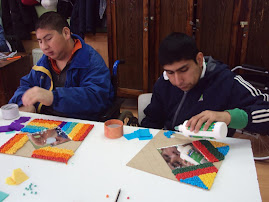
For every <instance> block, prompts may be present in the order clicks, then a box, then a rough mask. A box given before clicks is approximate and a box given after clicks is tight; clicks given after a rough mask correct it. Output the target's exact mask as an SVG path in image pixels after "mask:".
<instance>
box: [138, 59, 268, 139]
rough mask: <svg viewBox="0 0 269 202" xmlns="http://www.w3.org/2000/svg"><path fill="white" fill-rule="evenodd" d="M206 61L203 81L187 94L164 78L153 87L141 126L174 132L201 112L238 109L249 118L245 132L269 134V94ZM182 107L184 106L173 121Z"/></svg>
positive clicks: (222, 67)
mask: <svg viewBox="0 0 269 202" xmlns="http://www.w3.org/2000/svg"><path fill="white" fill-rule="evenodd" d="M205 61H206V63H207V65H206V72H205V75H204V77H203V78H201V79H200V80H199V82H198V84H197V85H196V86H195V87H194V88H192V89H191V90H190V91H188V92H185V93H184V92H183V91H182V90H180V89H179V88H177V87H175V86H173V85H172V84H171V83H170V82H169V80H166V79H164V77H163V76H161V77H160V78H159V79H158V81H157V82H156V84H155V85H154V90H153V95H152V99H151V103H150V104H149V105H148V106H147V108H146V109H145V110H144V113H145V115H146V117H145V118H144V119H143V120H142V123H141V125H142V126H143V127H149V128H165V129H168V130H174V126H177V125H179V124H182V123H183V122H184V121H185V120H188V119H190V118H191V117H192V116H195V115H197V114H199V113H201V112H202V111H205V110H213V111H224V110H228V109H234V108H239V109H242V110H244V111H245V112H247V114H248V124H247V126H246V128H245V129H246V130H248V131H250V132H257V133H263V134H269V96H268V94H262V93H261V91H259V90H257V89H255V88H254V87H253V86H252V85H251V84H250V83H248V82H247V81H245V80H244V79H243V78H242V77H241V76H239V75H235V74H234V73H233V72H231V71H230V69H229V68H228V66H227V65H225V64H223V63H221V62H219V61H216V60H214V59H213V58H212V57H205ZM184 94H185V96H184ZM183 97H184V98H183ZM182 100H184V101H183V103H181V101H182ZM180 103H181V104H182V106H181V107H180V110H179V111H178V113H177V116H176V117H175V118H174V116H175V114H176V110H177V109H178V106H179V104H180ZM173 122H174V124H173Z"/></svg>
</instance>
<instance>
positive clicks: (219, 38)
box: [197, 0, 234, 63]
mask: <svg viewBox="0 0 269 202" xmlns="http://www.w3.org/2000/svg"><path fill="white" fill-rule="evenodd" d="M199 2H200V0H197V4H198V5H199ZM233 6H234V1H233V0H218V1H215V0H207V1H203V3H202V6H201V7H199V6H198V9H202V11H198V13H200V15H201V16H200V19H199V22H200V28H199V32H197V34H199V43H200V44H197V45H198V47H200V49H201V51H202V52H203V53H204V55H211V56H213V57H214V58H215V59H217V60H221V61H222V62H224V63H228V62H229V47H230V38H231V26H232V17H233Z"/></svg>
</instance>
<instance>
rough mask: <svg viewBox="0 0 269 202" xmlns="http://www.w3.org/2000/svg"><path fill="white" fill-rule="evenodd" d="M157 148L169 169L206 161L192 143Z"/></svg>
mask: <svg viewBox="0 0 269 202" xmlns="http://www.w3.org/2000/svg"><path fill="white" fill-rule="evenodd" d="M157 150H158V151H159V153H160V154H161V156H162V157H163V159H164V160H165V162H166V163H167V165H168V166H169V168H170V169H171V170H174V169H176V168H184V167H189V166H195V165H199V164H203V163H208V161H207V160H206V159H205V157H204V156H203V155H202V154H201V153H200V152H199V151H198V150H197V149H196V148H195V147H194V146H193V145H192V143H188V144H184V145H173V146H169V147H162V148H158V149H157Z"/></svg>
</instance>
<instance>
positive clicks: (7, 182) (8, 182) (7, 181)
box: [6, 177, 16, 185]
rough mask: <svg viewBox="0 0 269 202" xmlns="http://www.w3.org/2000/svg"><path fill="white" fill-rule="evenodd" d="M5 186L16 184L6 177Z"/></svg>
mask: <svg viewBox="0 0 269 202" xmlns="http://www.w3.org/2000/svg"><path fill="white" fill-rule="evenodd" d="M6 184H8V185H15V184H16V182H15V181H14V180H13V179H12V178H11V177H7V178H6Z"/></svg>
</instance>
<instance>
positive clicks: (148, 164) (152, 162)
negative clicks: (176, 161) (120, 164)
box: [127, 130, 222, 181]
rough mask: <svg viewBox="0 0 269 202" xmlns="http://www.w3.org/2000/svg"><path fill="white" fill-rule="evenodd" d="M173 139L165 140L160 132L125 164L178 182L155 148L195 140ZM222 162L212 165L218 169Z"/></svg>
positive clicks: (176, 136)
mask: <svg viewBox="0 0 269 202" xmlns="http://www.w3.org/2000/svg"><path fill="white" fill-rule="evenodd" d="M174 136H175V138H167V137H166V136H165V135H164V131H163V130H162V131H160V132H159V133H157V135H155V136H154V138H153V139H152V140H151V141H150V142H149V143H148V144H147V145H146V146H145V147H144V148H142V149H141V150H140V152H138V154H137V155H136V156H135V157H134V158H132V160H131V161H129V162H128V163H127V166H129V167H132V168H136V169H138V170H142V171H145V172H148V173H151V174H154V175H158V176H160V177H164V178H168V179H171V180H175V181H178V180H177V179H176V177H175V175H174V174H173V173H172V170H171V169H170V168H169V167H168V165H167V163H166V162H165V160H164V159H163V158H162V156H161V155H160V153H159V152H158V150H157V148H161V147H167V146H172V145H178V144H187V143H190V142H192V141H195V140H197V139H194V138H187V137H185V136H183V135H179V134H174ZM221 163H222V162H216V163H213V164H214V166H216V167H217V168H218V169H219V168H220V166H221Z"/></svg>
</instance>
